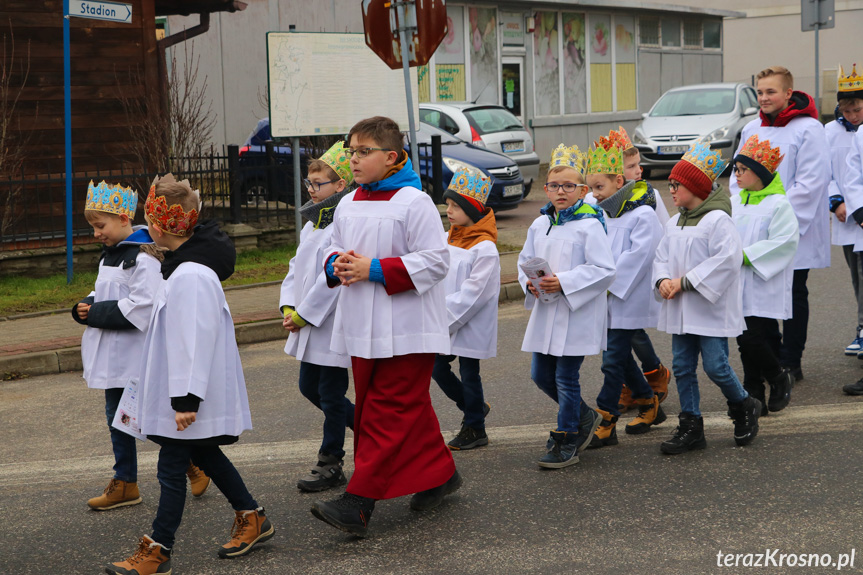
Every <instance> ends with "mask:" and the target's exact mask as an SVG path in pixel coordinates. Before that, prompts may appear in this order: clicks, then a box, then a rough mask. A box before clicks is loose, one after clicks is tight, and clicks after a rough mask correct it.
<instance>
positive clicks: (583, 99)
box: [563, 12, 587, 114]
mask: <svg viewBox="0 0 863 575" xmlns="http://www.w3.org/2000/svg"><path fill="white" fill-rule="evenodd" d="M584 41H585V30H584V14H569V13H566V12H564V13H563V98H564V101H563V107H564V113H565V114H582V113H585V112H587V66H586V64H585V54H584V48H585V45H584Z"/></svg>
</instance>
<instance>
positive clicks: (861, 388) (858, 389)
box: [842, 379, 863, 395]
mask: <svg viewBox="0 0 863 575" xmlns="http://www.w3.org/2000/svg"><path fill="white" fill-rule="evenodd" d="M842 391H844V392H845V393H847V394H848V395H863V379H858V380H857V381H856V382H854V383H849V384H848V385H843V386H842Z"/></svg>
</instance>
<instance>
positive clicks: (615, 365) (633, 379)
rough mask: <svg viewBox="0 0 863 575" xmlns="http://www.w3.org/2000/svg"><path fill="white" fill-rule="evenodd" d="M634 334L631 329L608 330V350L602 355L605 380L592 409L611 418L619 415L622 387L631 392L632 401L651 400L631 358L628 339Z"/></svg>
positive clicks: (650, 390) (647, 386) (634, 331)
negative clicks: (609, 415)
mask: <svg viewBox="0 0 863 575" xmlns="http://www.w3.org/2000/svg"><path fill="white" fill-rule="evenodd" d="M642 332H643V330H642ZM635 333H636V330H632V329H609V330H608V349H607V350H606V351H604V352H602V373H603V375H604V376H605V380H604V381H603V383H602V389H600V390H599V395H598V396H597V398H596V405H597V407H599V409H602V410H603V411H607V412H609V413H611V414H612V415H620V411H619V410H618V409H617V406H618V404H619V402H620V392H621V391H622V390H623V384H624V383H625V384H626V385H627V386H628V387H629V389H631V390H632V398H633V399H649V398H651V397H653V390H652V389H651V388H650V385H648V383H647V380H646V379H644V374H643V373H641V370H640V369H638V364H637V363H635V359H633V357H632V338H633V336H634V335H635ZM648 341H650V340H648Z"/></svg>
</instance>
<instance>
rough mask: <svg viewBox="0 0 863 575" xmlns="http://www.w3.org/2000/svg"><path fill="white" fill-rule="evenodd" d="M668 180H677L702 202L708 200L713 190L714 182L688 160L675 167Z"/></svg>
mask: <svg viewBox="0 0 863 575" xmlns="http://www.w3.org/2000/svg"><path fill="white" fill-rule="evenodd" d="M668 179H669V180H677V181H678V182H680V183H681V184H683V185H684V186H686V189H687V190H689V191H690V192H692V193H693V194H695V195H696V196H698V197H699V198H701V199H702V200H706V199H707V196H709V195H710V192H711V190H713V180H711V179H710V178H708V177H707V175H706V174H705V173H704V172H702V171H701V170H699V169H698V168H696V167H695V165H694V164H690V163H689V162H687V161H686V160H680V161H679V162H677V164H675V165H674V169H672V170H671V175H670V176H668Z"/></svg>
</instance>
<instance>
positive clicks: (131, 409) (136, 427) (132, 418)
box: [111, 379, 147, 441]
mask: <svg viewBox="0 0 863 575" xmlns="http://www.w3.org/2000/svg"><path fill="white" fill-rule="evenodd" d="M111 427H113V428H114V429H117V430H119V431H122V432H123V433H128V434H129V435H131V436H132V437H134V438H135V439H140V440H141V441H146V440H147V436H146V435H142V434H141V420H140V419H139V414H138V380H136V379H133V380H132V381H130V382H129V384H128V385H126V389H124V390H123V397H121V398H120V405H118V406H117V413H115V414H114V421H112V422H111Z"/></svg>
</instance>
